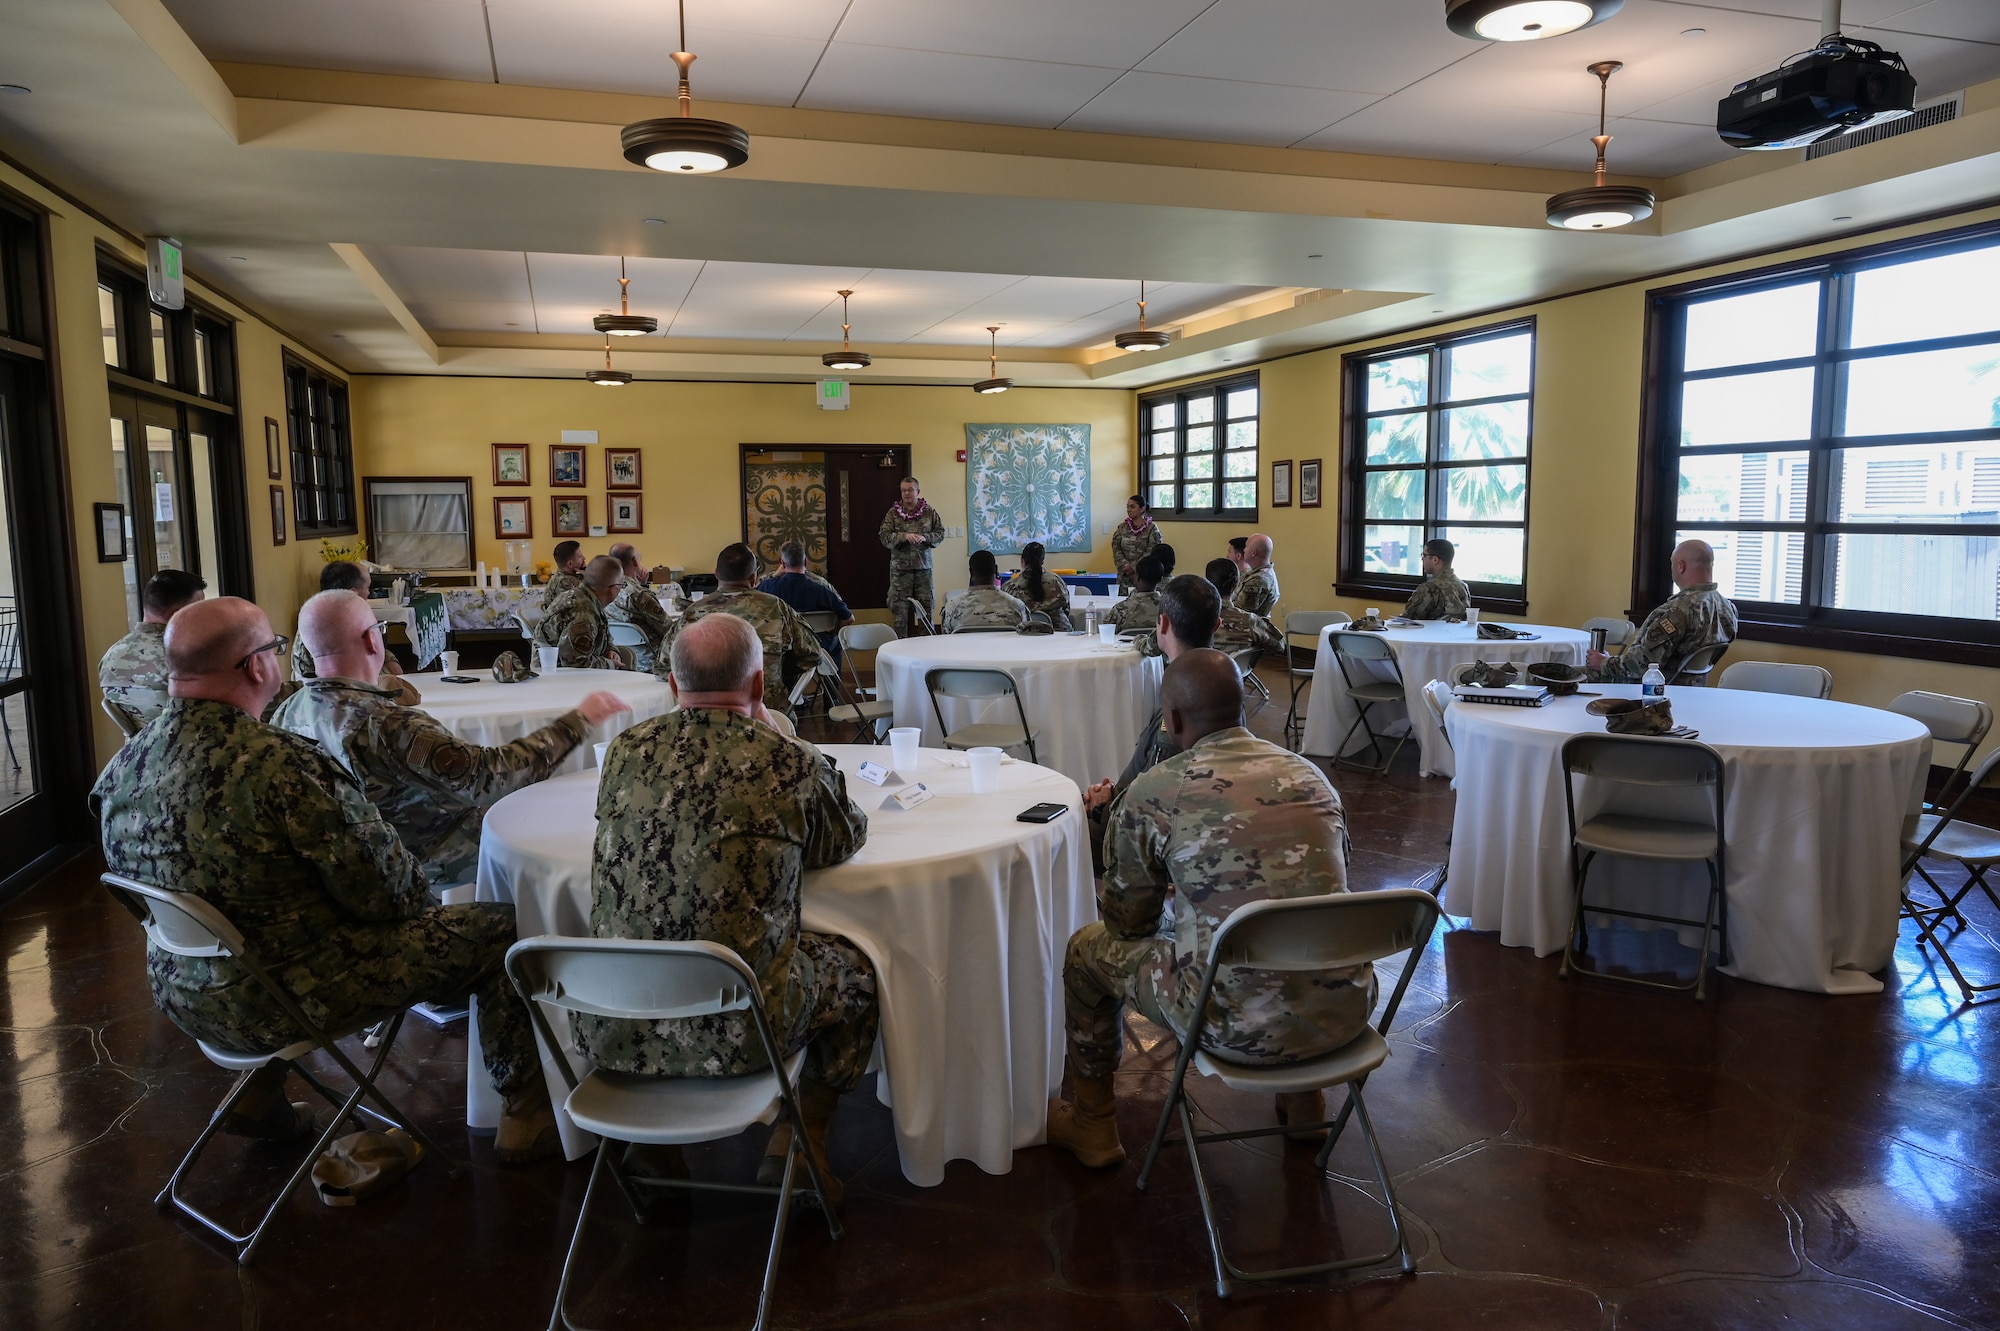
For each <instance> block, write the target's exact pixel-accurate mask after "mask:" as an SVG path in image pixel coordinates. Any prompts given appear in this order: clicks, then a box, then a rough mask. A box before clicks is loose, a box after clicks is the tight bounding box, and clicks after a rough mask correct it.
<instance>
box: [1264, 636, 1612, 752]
mask: <svg viewBox="0 0 2000 1331" xmlns="http://www.w3.org/2000/svg"><path fill="white" fill-rule="evenodd" d="M1507 627H1508V628H1510V629H1517V630H1519V631H1521V632H1523V633H1532V634H1534V635H1535V636H1534V637H1533V638H1513V639H1508V638H1481V637H1480V636H1479V630H1478V628H1477V627H1476V626H1474V625H1471V624H1447V623H1446V622H1445V621H1443V620H1441V619H1438V620H1426V621H1424V622H1422V623H1419V624H1417V625H1415V626H1413V627H1410V628H1392V629H1388V630H1386V631H1384V632H1381V633H1377V634H1375V635H1374V636H1375V637H1378V638H1381V639H1383V640H1384V641H1386V642H1387V643H1388V644H1389V648H1390V650H1391V651H1393V652H1395V653H1396V666H1397V668H1398V669H1399V670H1401V671H1402V675H1403V697H1404V701H1403V702H1402V703H1381V704H1378V705H1377V706H1376V707H1375V709H1374V710H1373V711H1371V712H1370V713H1369V720H1370V721H1371V722H1372V723H1373V724H1374V727H1375V729H1376V730H1377V731H1380V732H1383V733H1385V734H1400V733H1402V729H1403V727H1404V726H1405V725H1406V724H1407V725H1408V726H1410V728H1411V731H1412V733H1413V734H1414V735H1415V738H1416V741H1417V749H1418V761H1417V770H1418V771H1419V772H1420V773H1422V774H1423V775H1425V776H1450V775H1452V772H1453V766H1452V753H1451V746H1450V745H1448V744H1446V743H1445V742H1444V735H1443V734H1442V732H1440V731H1439V730H1438V728H1437V723H1436V722H1434V721H1433V720H1431V714H1430V710H1429V709H1428V708H1427V707H1425V706H1424V700H1423V692H1424V685H1425V684H1428V683H1429V682H1430V681H1431V680H1434V679H1443V678H1444V677H1445V672H1446V671H1448V670H1450V669H1451V668H1452V667H1453V666H1455V665H1463V664H1465V663H1466V662H1468V661H1487V662H1491V663H1493V664H1495V665H1498V664H1499V663H1500V662H1502V661H1513V662H1516V663H1518V664H1526V663H1528V662H1530V661H1561V662H1563V663H1564V664H1566V665H1575V666H1580V665H1582V664H1583V657H1584V653H1586V652H1588V651H1589V650H1590V635H1589V634H1588V633H1585V632H1583V631H1582V630H1580V629H1563V628H1554V627H1551V626H1549V625H1547V624H1509V625H1507ZM1342 631H1343V630H1342V629H1341V628H1340V627H1338V626H1335V627H1332V628H1328V629H1325V630H1323V631H1322V632H1321V633H1320V636H1319V659H1318V661H1317V663H1316V664H1315V665H1314V667H1313V682H1312V697H1311V699H1310V701H1309V703H1308V704H1307V708H1306V734H1305V743H1304V744H1303V745H1302V746H1301V748H1300V752H1302V753H1309V754H1313V755H1315V756H1317V757H1321V758H1331V757H1334V756H1335V754H1336V753H1338V752H1346V753H1353V752H1355V751H1356V750H1357V749H1366V748H1367V747H1368V736H1367V735H1366V734H1365V733H1363V732H1362V731H1360V730H1355V731H1354V735H1353V737H1352V738H1351V739H1348V740H1347V748H1346V749H1345V750H1341V749H1339V748H1338V745H1339V744H1340V742H1341V740H1342V739H1343V738H1344V737H1346V736H1347V733H1348V730H1349V728H1350V727H1352V726H1353V725H1354V718H1355V717H1356V716H1357V715H1359V713H1358V712H1357V711H1356V710H1355V706H1354V700H1353V699H1352V698H1351V697H1349V696H1348V693H1347V679H1346V677H1345V676H1344V675H1342V674H1341V673H1340V664H1339V662H1338V661H1336V660H1335V659H1334V654H1333V635H1334V634H1335V633H1339V632H1342ZM1358 667H1362V668H1367V669H1368V670H1369V673H1370V674H1371V675H1374V676H1377V677H1379V678H1382V679H1387V678H1388V677H1389V675H1388V672H1387V671H1386V670H1385V669H1380V668H1376V667H1372V666H1367V667H1364V666H1363V663H1360V662H1354V661H1350V662H1348V668H1349V669H1350V670H1353V669H1356V668H1358Z"/></svg>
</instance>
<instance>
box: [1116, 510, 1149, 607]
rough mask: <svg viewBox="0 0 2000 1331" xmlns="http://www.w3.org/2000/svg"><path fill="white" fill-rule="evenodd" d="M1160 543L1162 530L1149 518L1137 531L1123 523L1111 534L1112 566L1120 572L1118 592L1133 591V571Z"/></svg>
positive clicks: (1128, 524) (1127, 523)
mask: <svg viewBox="0 0 2000 1331" xmlns="http://www.w3.org/2000/svg"><path fill="white" fill-rule="evenodd" d="M1159 543H1160V529H1159V527H1158V526H1157V525H1156V524H1155V523H1154V522H1153V520H1152V519H1151V518H1147V519H1146V525H1145V526H1143V527H1141V528H1139V530H1137V531H1133V530H1132V525H1131V523H1129V522H1121V523H1119V524H1118V529H1117V530H1116V531H1114V532H1112V533H1111V566H1112V567H1113V568H1115V569H1117V570H1118V590H1119V591H1120V592H1121V593H1122V592H1129V591H1131V590H1132V575H1133V571H1134V570H1135V569H1136V568H1137V567H1138V564H1139V561H1140V560H1142V559H1144V558H1145V557H1146V556H1147V555H1148V554H1150V553H1152V549H1153V547H1154V546H1156V545H1158V544H1159Z"/></svg>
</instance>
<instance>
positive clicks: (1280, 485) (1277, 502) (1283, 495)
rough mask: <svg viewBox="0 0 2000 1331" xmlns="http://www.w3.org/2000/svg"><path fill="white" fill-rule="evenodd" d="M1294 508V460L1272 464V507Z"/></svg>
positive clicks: (1287, 459)
mask: <svg viewBox="0 0 2000 1331" xmlns="http://www.w3.org/2000/svg"><path fill="white" fill-rule="evenodd" d="M1291 506H1292V460H1291V459H1290V458H1286V459H1284V460H1283V461H1282V462H1273V463H1272V464H1271V507H1272V508H1290V507H1291Z"/></svg>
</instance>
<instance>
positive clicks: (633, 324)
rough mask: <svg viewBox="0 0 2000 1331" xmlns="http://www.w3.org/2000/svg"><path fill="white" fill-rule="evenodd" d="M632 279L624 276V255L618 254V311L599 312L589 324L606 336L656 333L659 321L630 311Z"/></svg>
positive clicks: (641, 335) (640, 335) (635, 335)
mask: <svg viewBox="0 0 2000 1331" xmlns="http://www.w3.org/2000/svg"><path fill="white" fill-rule="evenodd" d="M631 285H632V279H631V278H629V277H627V276H625V256H624V255H622V254H621V255H619V256H618V313H616V314H600V315H598V316H597V317H596V318H595V319H592V320H591V321H590V326H591V327H592V328H595V329H596V330H597V331H598V332H600V333H603V334H604V335H605V336H606V337H644V336H645V335H646V334H647V333H656V332H658V331H659V329H660V321H659V320H658V319H655V318H654V317H653V316H652V315H650V314H634V313H632V303H631V300H630V298H629V297H630V295H631V292H630V287H631Z"/></svg>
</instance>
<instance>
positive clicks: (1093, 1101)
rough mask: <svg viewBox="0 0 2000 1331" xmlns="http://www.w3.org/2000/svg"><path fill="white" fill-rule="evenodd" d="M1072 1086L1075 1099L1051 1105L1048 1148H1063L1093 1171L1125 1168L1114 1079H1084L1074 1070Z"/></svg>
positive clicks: (1071, 1079)
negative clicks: (1114, 1166)
mask: <svg viewBox="0 0 2000 1331" xmlns="http://www.w3.org/2000/svg"><path fill="white" fill-rule="evenodd" d="M1070 1084H1071V1085H1072V1086H1073V1087H1074V1088H1075V1098H1074V1099H1071V1100H1051V1101H1049V1145H1051V1146H1060V1147H1061V1148H1062V1149H1063V1150H1065V1151H1068V1152H1069V1153H1070V1154H1071V1155H1073V1156H1075V1157H1076V1158H1077V1159H1078V1160H1081V1161H1082V1162H1083V1163H1084V1164H1085V1165H1086V1166H1087V1167H1089V1168H1091V1169H1107V1168H1109V1167H1110V1166H1112V1165H1122V1164H1124V1163H1125V1147H1124V1145H1123V1144H1122V1143H1120V1142H1119V1140H1118V1097H1117V1096H1116V1095H1114V1094H1113V1093H1112V1090H1111V1078H1110V1077H1108V1076H1106V1077H1082V1076H1078V1075H1077V1074H1076V1072H1075V1070H1074V1069H1072V1070H1071V1072H1070Z"/></svg>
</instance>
